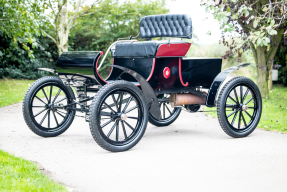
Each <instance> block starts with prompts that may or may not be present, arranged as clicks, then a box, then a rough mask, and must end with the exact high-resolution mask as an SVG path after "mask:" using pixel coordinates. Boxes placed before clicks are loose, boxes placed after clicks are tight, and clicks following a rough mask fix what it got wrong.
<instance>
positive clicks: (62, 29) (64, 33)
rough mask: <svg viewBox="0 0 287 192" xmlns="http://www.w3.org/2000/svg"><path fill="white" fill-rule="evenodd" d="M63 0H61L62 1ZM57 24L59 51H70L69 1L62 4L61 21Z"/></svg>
mask: <svg viewBox="0 0 287 192" xmlns="http://www.w3.org/2000/svg"><path fill="white" fill-rule="evenodd" d="M60 1H61V0H59V2H60ZM56 25H58V26H57V33H58V34H57V36H58V39H57V40H58V45H57V47H58V53H59V55H61V53H63V52H66V51H68V37H69V30H70V29H68V3H67V2H66V3H65V4H63V6H62V10H61V13H60V14H59V21H58V23H56Z"/></svg>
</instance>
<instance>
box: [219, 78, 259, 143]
mask: <svg viewBox="0 0 287 192" xmlns="http://www.w3.org/2000/svg"><path fill="white" fill-rule="evenodd" d="M261 112H262V99H261V94H260V91H259V89H258V87H257V85H256V84H255V83H254V82H253V81H252V80H250V79H248V78H246V77H236V78H233V79H231V80H230V81H229V82H227V83H226V85H225V86H224V87H223V88H222V90H221V92H220V95H219V98H218V103H217V116H218V120H219V123H220V125H221V127H222V129H223V130H224V131H225V133H226V134H228V135H229V136H231V137H235V138H240V137H246V136H248V135H249V134H251V133H252V132H253V131H254V129H255V128H256V126H257V125H258V123H259V121H260V117H261Z"/></svg>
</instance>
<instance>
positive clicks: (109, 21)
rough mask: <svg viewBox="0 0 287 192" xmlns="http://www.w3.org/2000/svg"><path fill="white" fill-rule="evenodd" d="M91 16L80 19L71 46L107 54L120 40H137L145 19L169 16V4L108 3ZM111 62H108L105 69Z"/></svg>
mask: <svg viewBox="0 0 287 192" xmlns="http://www.w3.org/2000/svg"><path fill="white" fill-rule="evenodd" d="M91 11H93V12H94V14H90V15H88V16H85V17H81V18H79V19H78V20H77V21H76V23H75V25H74V26H73V27H72V29H71V33H70V39H69V46H70V48H69V49H70V50H73V51H82V50H85V51H92V50H93V51H106V50H107V48H108V47H109V46H110V45H111V44H112V43H113V42H115V41H116V40H117V39H118V38H123V37H129V36H130V35H132V36H133V37H135V36H137V35H138V33H139V24H140V20H141V18H142V17H144V16H147V15H157V14H165V13H167V12H168V9H166V7H165V1H164V0H163V1H146V0H137V1H124V2H122V3H119V1H118V0H105V1H103V2H101V3H99V5H98V6H97V7H94V8H93V9H92V10H91ZM109 62H110V60H109V59H108V60H107V62H105V65H104V67H102V68H101V69H104V68H105V67H107V65H106V64H108V63H109Z"/></svg>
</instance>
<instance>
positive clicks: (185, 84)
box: [178, 58, 188, 87]
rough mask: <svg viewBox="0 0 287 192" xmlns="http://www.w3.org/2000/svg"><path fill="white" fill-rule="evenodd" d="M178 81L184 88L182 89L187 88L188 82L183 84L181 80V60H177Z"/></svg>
mask: <svg viewBox="0 0 287 192" xmlns="http://www.w3.org/2000/svg"><path fill="white" fill-rule="evenodd" d="M178 65H179V69H178V70H179V72H178V73H179V79H180V82H181V84H182V85H183V86H184V87H187V86H188V82H186V83H184V82H183V80H182V74H181V58H179V64H178Z"/></svg>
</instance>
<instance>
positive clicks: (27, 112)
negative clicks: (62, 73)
mask: <svg viewBox="0 0 287 192" xmlns="http://www.w3.org/2000/svg"><path fill="white" fill-rule="evenodd" d="M46 84H53V85H55V86H58V87H60V88H61V89H62V90H64V91H65V94H66V97H67V98H68V102H69V103H71V102H72V101H73V99H75V95H74V92H73V90H72V89H71V88H70V87H69V86H65V85H64V84H63V82H62V80H61V79H60V78H59V77H55V76H47V77H42V78H40V79H38V80H36V81H35V82H34V83H33V84H32V85H31V86H30V87H29V89H28V90H27V92H26V94H25V96H24V100H23V106H22V111H23V117H24V120H25V122H26V124H27V125H28V127H29V129H30V130H31V131H33V132H34V133H35V134H37V135H39V136H42V137H55V136H58V135H60V134H62V133H64V132H65V131H66V130H67V129H68V128H69V127H70V125H71V123H72V122H73V120H74V118H75V111H69V112H68V115H67V116H66V118H65V121H63V122H62V123H61V124H60V125H59V128H57V129H56V130H55V131H51V132H50V131H45V130H43V128H41V127H40V126H39V124H38V123H37V122H36V120H35V118H33V117H32V116H33V112H32V109H31V107H32V106H31V105H32V104H31V103H32V99H33V98H32V97H33V95H34V94H36V92H37V91H38V90H40V88H41V87H43V86H45V85H46Z"/></svg>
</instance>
